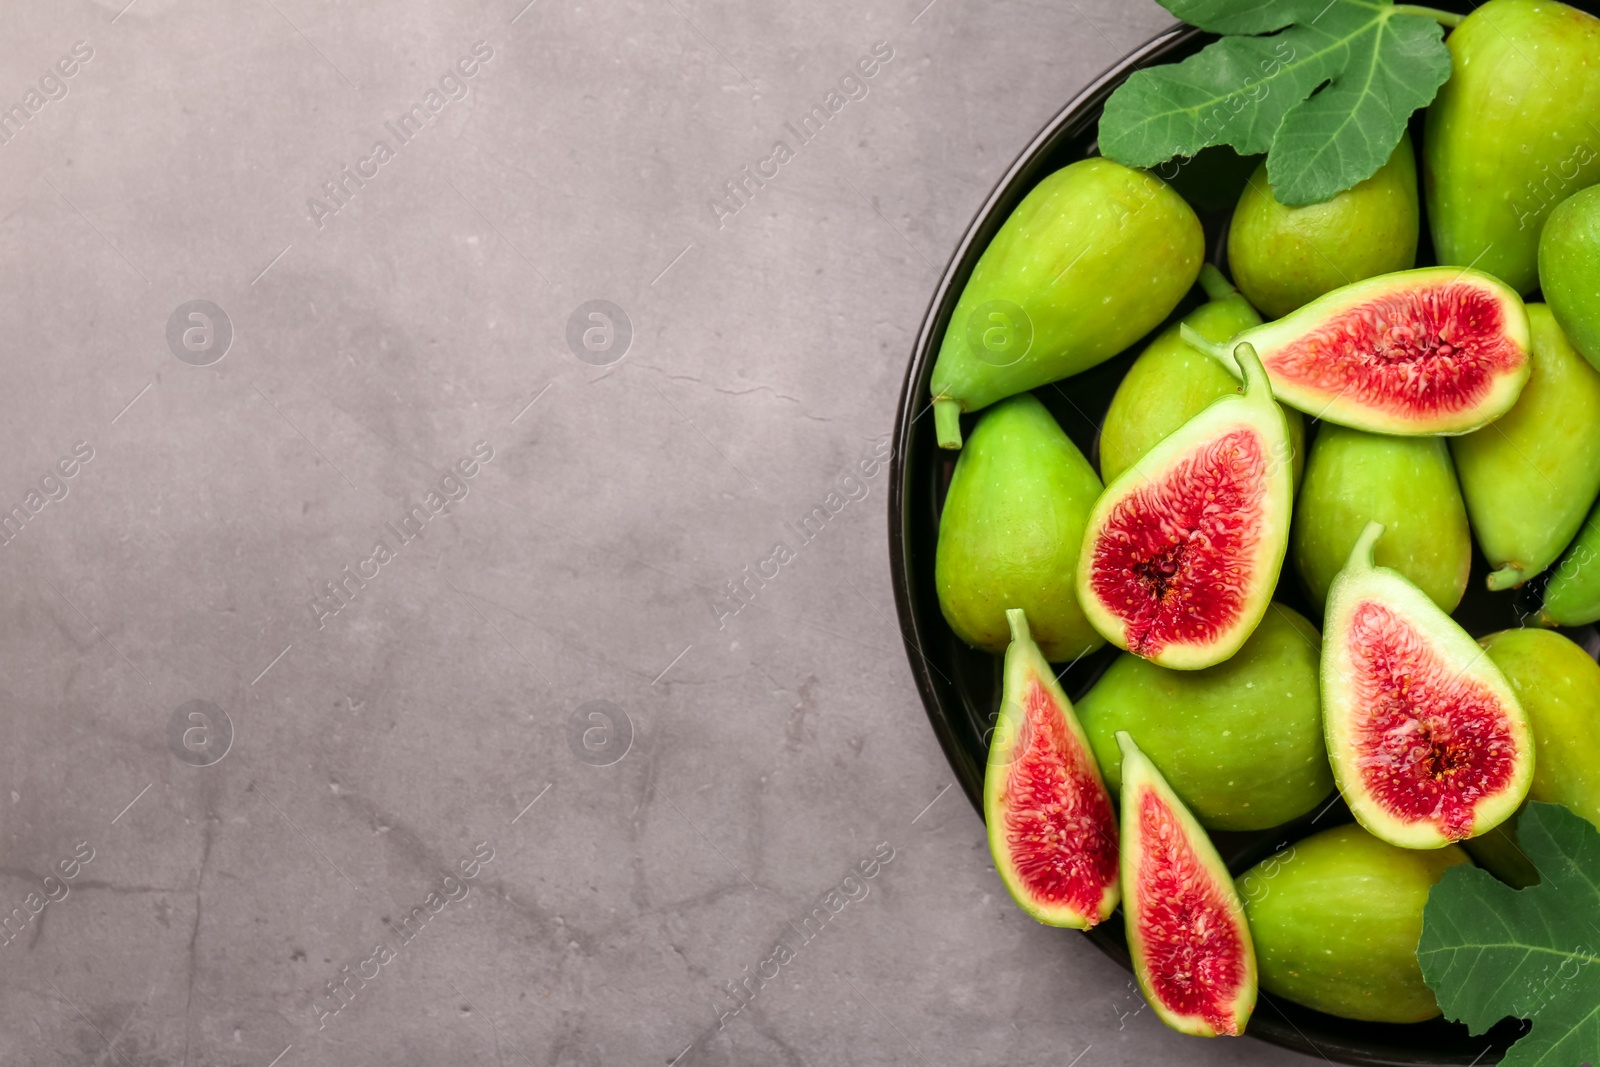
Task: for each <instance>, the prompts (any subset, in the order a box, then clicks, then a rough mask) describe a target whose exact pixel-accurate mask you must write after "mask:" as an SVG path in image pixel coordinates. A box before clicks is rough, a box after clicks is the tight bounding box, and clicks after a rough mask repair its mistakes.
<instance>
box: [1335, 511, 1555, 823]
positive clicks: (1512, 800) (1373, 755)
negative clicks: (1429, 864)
mask: <svg viewBox="0 0 1600 1067" xmlns="http://www.w3.org/2000/svg"><path fill="white" fill-rule="evenodd" d="M1382 533H1383V526H1382V525H1381V524H1379V523H1375V522H1373V523H1368V524H1367V528H1366V530H1364V531H1363V532H1362V534H1361V537H1360V539H1359V540H1358V541H1357V542H1356V546H1355V548H1354V549H1353V550H1352V551H1351V553H1350V560H1349V562H1348V563H1346V564H1345V567H1344V569H1343V570H1342V571H1340V572H1339V574H1338V575H1337V576H1336V577H1335V578H1334V580H1333V585H1332V587H1331V588H1330V589H1329V591H1328V611H1327V618H1326V620H1325V624H1324V626H1323V631H1322V668H1321V673H1322V715H1323V732H1324V734H1325V737H1326V740H1327V744H1328V758H1329V761H1330V762H1331V763H1332V764H1333V776H1334V780H1335V781H1336V782H1338V784H1339V791H1340V792H1341V793H1343V794H1344V798H1345V801H1346V803H1348V804H1349V806H1350V810H1351V812H1352V813H1354V815H1355V817H1356V820H1357V821H1358V822H1360V823H1361V825H1362V826H1364V827H1366V828H1367V830H1368V831H1369V832H1370V833H1372V835H1373V836H1375V837H1378V838H1381V839H1383V840H1384V841H1387V842H1389V843H1390V844H1392V845H1399V846H1401V847H1402V848H1442V847H1443V846H1445V845H1447V844H1449V843H1451V842H1452V841H1462V840H1465V839H1467V838H1470V837H1475V836H1477V835H1478V834H1482V833H1485V832H1486V831H1488V830H1491V829H1493V828H1494V827H1495V826H1497V825H1499V824H1500V823H1501V822H1503V821H1504V820H1505V819H1506V818H1507V817H1509V816H1510V815H1511V814H1512V813H1513V812H1515V811H1516V810H1517V806H1518V805H1519V804H1521V803H1522V800H1523V798H1524V797H1525V796H1527V793H1528V787H1529V785H1530V783H1531V782H1532V779H1533V758H1534V757H1533V738H1532V735H1531V733H1530V731H1529V729H1528V719H1527V715H1526V714H1525V713H1524V711H1523V709H1522V706H1521V705H1520V704H1519V703H1518V702H1517V697H1516V693H1515V692H1514V691H1513V690H1512V688H1511V686H1510V684H1509V683H1508V682H1507V681H1506V677H1505V675H1504V674H1502V673H1501V671H1500V668H1499V667H1498V666H1496V665H1495V662H1494V660H1493V659H1491V658H1490V657H1489V656H1488V655H1487V654H1486V653H1485V652H1484V650H1483V649H1482V648H1480V647H1479V646H1478V643H1477V642H1476V641H1474V640H1473V639H1472V638H1471V637H1470V636H1468V634H1467V632H1466V631H1465V630H1463V629H1462V628H1461V627H1460V626H1459V625H1457V624H1456V622H1455V621H1454V620H1453V619H1451V618H1450V616H1448V615H1446V614H1445V613H1444V612H1443V611H1441V610H1440V609H1439V607H1438V605H1436V604H1434V602H1433V601H1432V600H1430V599H1429V598H1428V596H1427V594H1425V593H1423V592H1422V590H1420V589H1418V588H1417V587H1416V586H1415V585H1413V584H1411V582H1409V581H1407V580H1406V578H1405V577H1403V576H1402V575H1401V574H1400V572H1399V571H1394V570H1390V569H1389V568H1388V567H1379V566H1377V565H1375V564H1374V563H1373V558H1372V556H1373V546H1374V545H1375V544H1376V543H1377V541H1378V538H1379V537H1380V536H1381V535H1382Z"/></svg>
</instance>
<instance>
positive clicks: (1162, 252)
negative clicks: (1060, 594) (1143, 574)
mask: <svg viewBox="0 0 1600 1067" xmlns="http://www.w3.org/2000/svg"><path fill="white" fill-rule="evenodd" d="M1204 255H1205V234H1204V233H1203V232H1202V231H1201V229H1200V220H1199V219H1198V218H1196V217H1195V213H1194V210H1193V209H1192V208H1190V207H1189V205H1188V204H1186V203H1184V200H1183V198H1182V197H1181V196H1179V195H1178V194H1177V193H1175V192H1173V191H1172V189H1171V188H1170V187H1169V186H1168V185H1167V184H1166V183H1165V182H1163V181H1162V180H1161V179H1160V178H1157V177H1155V176H1153V175H1151V174H1148V173H1146V172H1144V171H1141V170H1131V169H1129V168H1128V167H1124V166H1123V165H1122V164H1120V163H1113V162H1112V161H1111V160H1109V159H1101V158H1099V157H1095V158H1092V159H1085V160H1080V161H1079V162H1077V163H1073V164H1071V165H1070V166H1067V167H1063V168H1062V169H1061V170H1058V171H1056V172H1055V173H1054V174H1052V175H1050V176H1049V177H1047V178H1045V179H1044V181H1042V182H1040V183H1039V184H1038V185H1037V186H1035V187H1034V189H1033V190H1032V191H1031V192H1029V193H1028V195H1027V196H1026V197H1024V198H1023V200H1022V203H1020V204H1018V205H1017V209H1016V210H1015V211H1014V212H1012V214H1011V216H1010V217H1009V218H1008V219H1006V221H1005V223H1004V224H1003V225H1001V227H1000V232H999V233H997V234H995V236H994V240H992V241H990V242H989V247H988V248H986V249H984V252H983V255H982V256H981V257H980V258H979V259H978V265H977V266H976V267H974V268H973V271H972V277H971V278H969V279H968V280H967V284H966V288H964V289H963V290H962V291H961V298H960V300H959V301H958V302H957V303H956V307H955V311H954V312H952V313H951V316H950V322H949V324H948V326H947V327H946V329H945V334H944V340H943V342H942V343H941V344H940V347H939V358H938V361H937V362H936V363H935V364H934V368H933V379H932V382H931V389H932V393H933V417H934V423H935V425H936V427H937V430H938V437H939V446H940V447H941V448H960V447H961V414H962V412H971V411H977V410H979V409H980V408H985V407H988V406H989V405H990V404H992V403H994V402H995V401H996V400H1000V399H1003V398H1005V397H1008V396H1013V395H1015V394H1017V393H1021V392H1026V391H1027V390H1029V389H1033V388H1036V387H1038V386H1041V385H1044V384H1046V383H1047V382H1053V381H1056V380H1057V379H1060V378H1065V377H1067V376H1068V375H1071V374H1077V373H1078V372H1079V371H1082V370H1087V369H1088V368H1090V367H1093V366H1094V365H1095V364H1097V363H1100V362H1103V361H1104V360H1107V359H1109V358H1111V357H1112V356H1114V355H1116V354H1117V353H1118V352H1120V351H1122V350H1123V349H1124V348H1127V347H1128V346H1129V345H1130V344H1132V343H1133V342H1135V341H1137V340H1138V339H1139V338H1141V337H1143V336H1144V335H1145V334H1147V333H1149V332H1150V331H1151V330H1152V329H1154V328H1155V327H1156V326H1158V325H1159V324H1160V323H1161V320H1162V319H1164V318H1166V317H1167V315H1168V313H1169V312H1171V311H1172V309H1173V308H1174V307H1176V306H1177V304H1178V301H1179V300H1181V299H1183V295H1184V294H1185V293H1187V292H1188V291H1189V287H1190V286H1192V285H1193V284H1194V280H1195V276H1196V275H1197V274H1199V272H1200V261H1201V259H1202V258H1203V257H1204ZM1029 615H1030V617H1031V616H1032V613H1031V612H1030V613H1029Z"/></svg>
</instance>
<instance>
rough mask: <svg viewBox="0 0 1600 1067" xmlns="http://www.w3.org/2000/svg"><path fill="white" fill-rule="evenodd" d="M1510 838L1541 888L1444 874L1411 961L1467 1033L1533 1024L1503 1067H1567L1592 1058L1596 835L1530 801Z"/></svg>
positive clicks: (1597, 1025) (1598, 901)
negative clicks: (1506, 1023)
mask: <svg viewBox="0 0 1600 1067" xmlns="http://www.w3.org/2000/svg"><path fill="white" fill-rule="evenodd" d="M1517 836H1518V838H1519V839H1520V840H1521V842H1522V847H1523V849H1524V851H1525V852H1526V853H1527V856H1528V858H1529V859H1530V860H1531V861H1532V862H1533V865H1534V866H1535V867H1537V868H1538V870H1539V874H1540V878H1541V882H1540V884H1539V885H1537V886H1533V887H1531V888H1528V889H1523V890H1515V889H1512V888H1511V887H1510V886H1507V885H1505V884H1503V883H1501V882H1500V881H1498V880H1496V879H1495V878H1494V876H1492V875H1491V874H1489V873H1488V872H1487V871H1484V870H1480V869H1478V868H1476V867H1469V866H1466V865H1462V866H1459V867H1452V868H1451V869H1450V870H1448V871H1446V872H1445V874H1444V877H1443V878H1442V879H1440V881H1439V884H1438V885H1436V886H1434V888H1433V891H1432V892H1431V893H1430V894H1429V895H1428V904H1427V907H1426V908H1424V909H1423V917H1422V918H1423V924H1422V939H1421V941H1420V943H1419V944H1418V945H1417V960H1418V962H1419V963H1421V965H1422V977H1423V980H1424V981H1426V982H1427V983H1428V987H1429V988H1430V989H1432V990H1433V991H1434V994H1435V996H1437V997H1438V1000H1439V1007H1440V1008H1441V1009H1443V1011H1444V1014H1445V1017H1446V1018H1449V1019H1455V1020H1458V1021H1460V1022H1463V1023H1466V1024H1467V1027H1468V1029H1470V1030H1471V1031H1472V1032H1473V1033H1474V1034H1481V1033H1483V1032H1484V1031H1486V1030H1488V1029H1489V1028H1490V1027H1491V1026H1493V1025H1494V1024H1495V1023H1497V1022H1499V1021H1500V1020H1501V1019H1503V1018H1506V1017H1508V1016H1509V1017H1512V1018H1523V1019H1531V1020H1532V1021H1533V1029H1532V1030H1531V1031H1529V1033H1528V1034H1527V1036H1525V1037H1523V1038H1522V1039H1521V1040H1520V1041H1518V1042H1517V1043H1516V1044H1515V1045H1513V1046H1512V1048H1511V1051H1510V1052H1509V1053H1507V1055H1506V1058H1505V1059H1504V1060H1502V1061H1501V1067H1573V1065H1575V1064H1579V1063H1586V1062H1588V1061H1590V1060H1593V1059H1595V1058H1596V1056H1597V1051H1600V966H1593V965H1594V964H1600V926H1597V923H1600V831H1597V830H1596V829H1595V828H1594V827H1593V826H1592V825H1590V824H1589V822H1588V821H1586V820H1585V819H1582V818H1580V817H1579V816H1577V815H1574V814H1573V813H1572V812H1570V811H1568V810H1567V809H1566V808H1563V807H1560V806H1559V805H1555V804H1537V803H1535V804H1529V805H1528V807H1527V808H1526V810H1525V811H1524V812H1523V814H1522V816H1521V819H1520V821H1519V822H1518V824H1517Z"/></svg>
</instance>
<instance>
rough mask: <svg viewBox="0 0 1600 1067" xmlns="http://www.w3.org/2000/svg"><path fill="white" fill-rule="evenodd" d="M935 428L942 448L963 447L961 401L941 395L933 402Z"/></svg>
mask: <svg viewBox="0 0 1600 1067" xmlns="http://www.w3.org/2000/svg"><path fill="white" fill-rule="evenodd" d="M933 428H934V433H935V434H937V435H938V438H939V447H940V448H951V449H956V448H960V447H961V402H960V401H959V400H952V399H951V398H950V397H947V396H941V397H938V398H936V399H935V400H934V402H933Z"/></svg>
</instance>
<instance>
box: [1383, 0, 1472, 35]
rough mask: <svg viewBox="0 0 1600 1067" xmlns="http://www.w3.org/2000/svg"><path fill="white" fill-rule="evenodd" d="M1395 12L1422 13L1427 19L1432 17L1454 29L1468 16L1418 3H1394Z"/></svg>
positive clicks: (1440, 23) (1406, 13)
mask: <svg viewBox="0 0 1600 1067" xmlns="http://www.w3.org/2000/svg"><path fill="white" fill-rule="evenodd" d="M1394 13H1395V14H1396V15H1421V16H1422V17H1423V18H1425V19H1432V20H1433V21H1435V22H1437V23H1438V24H1439V25H1441V26H1446V27H1448V28H1450V29H1452V30H1453V29H1455V28H1456V27H1457V26H1459V25H1461V20H1462V19H1464V18H1466V16H1465V15H1458V14H1456V13H1455V12H1454V11H1440V10H1439V9H1438V8H1436V7H1422V6H1420V5H1418V4H1396V5H1394Z"/></svg>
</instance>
